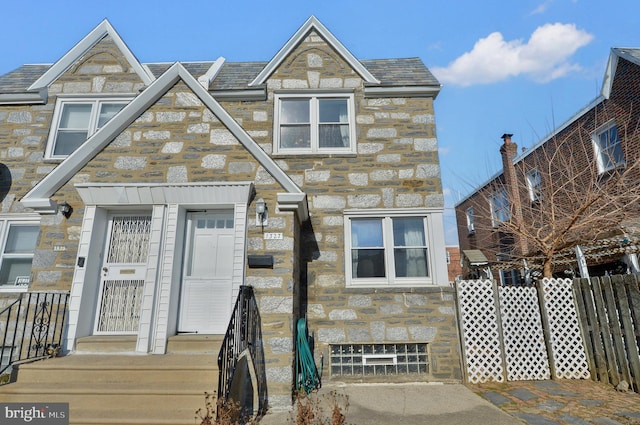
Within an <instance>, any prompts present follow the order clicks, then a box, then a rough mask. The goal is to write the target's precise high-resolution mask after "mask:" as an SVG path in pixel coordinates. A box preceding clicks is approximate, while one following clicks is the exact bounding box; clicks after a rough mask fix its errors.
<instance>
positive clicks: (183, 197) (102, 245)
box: [0, 17, 461, 406]
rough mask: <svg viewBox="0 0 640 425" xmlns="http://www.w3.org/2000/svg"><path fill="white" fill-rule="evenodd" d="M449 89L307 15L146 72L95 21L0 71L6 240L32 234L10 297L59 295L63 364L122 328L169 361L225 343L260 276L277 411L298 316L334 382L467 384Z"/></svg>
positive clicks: (134, 348)
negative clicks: (171, 354)
mask: <svg viewBox="0 0 640 425" xmlns="http://www.w3.org/2000/svg"><path fill="white" fill-rule="evenodd" d="M439 90H440V84H439V83H438V81H437V80H436V79H435V78H434V77H433V75H432V74H431V73H430V72H429V70H428V69H427V68H426V67H425V65H424V64H423V63H422V62H421V61H420V59H417V58H409V59H379V60H359V59H356V58H355V57H354V56H353V55H352V54H351V53H350V52H349V50H347V48H346V47H345V46H343V45H342V43H341V42H340V41H338V40H337V39H336V38H335V37H334V36H333V35H332V34H331V32H329V30H327V28H325V27H324V26H323V25H322V24H321V23H320V22H319V21H318V20H317V19H316V18H314V17H311V18H310V19H309V20H308V21H307V22H305V23H304V25H302V27H300V29H299V30H298V31H297V32H296V33H295V34H294V35H293V36H292V37H291V39H289V40H288V41H287V43H286V44H285V45H284V46H283V47H282V48H281V49H280V51H278V52H277V53H276V55H275V56H274V57H273V59H272V60H270V61H268V62H243V63H233V62H227V61H225V60H224V58H218V59H217V60H212V61H209V62H188V63H179V62H178V63H175V64H166V63H147V64H142V63H140V62H138V60H137V59H136V57H135V55H134V54H133V53H132V52H131V51H130V50H129V48H128V47H127V46H126V44H125V43H124V42H123V40H122V39H121V38H120V37H119V35H118V34H117V32H116V31H115V30H114V28H113V27H112V26H111V25H110V24H109V23H108V22H107V21H104V22H102V23H101V24H100V25H98V26H97V27H96V28H95V29H94V30H93V31H92V32H91V33H90V34H88V35H87V36H86V37H85V38H83V39H82V40H81V41H80V42H79V43H78V44H76V45H75V46H73V48H72V49H71V50H70V51H69V52H68V53H67V54H66V55H65V56H63V57H62V58H60V60H58V61H57V62H56V63H54V64H51V65H24V66H22V67H20V68H18V69H16V70H14V71H12V72H9V73H8V74H5V75H3V76H0V142H1V146H0V153H1V155H2V162H3V164H2V166H3V168H2V177H3V179H2V181H3V193H2V195H3V196H2V215H1V218H2V222H1V223H0V224H1V225H2V228H1V230H2V239H1V240H0V242H1V243H2V247H3V248H4V251H3V252H4V253H5V254H6V253H9V252H10V250H11V248H12V244H13V243H14V242H15V241H14V239H13V238H14V237H15V236H19V237H20V238H23V239H21V240H23V241H24V246H23V247H22V248H21V254H20V255H16V256H14V257H16V258H18V257H19V264H18V265H13V266H12V265H11V263H10V259H9V256H5V257H4V258H3V263H2V269H1V270H0V276H1V277H2V281H1V282H0V291H2V293H3V295H4V296H5V298H11V297H12V296H15V294H16V293H18V292H22V291H36V290H38V291H52V290H56V291H70V303H69V315H68V328H67V334H66V339H65V345H64V347H63V353H64V354H68V355H79V354H78V353H77V345H78V343H79V342H81V341H83V340H86V339H88V338H92V337H95V336H101V337H102V339H103V340H104V339H105V338H107V340H108V338H114V340H115V339H116V338H117V337H118V336H122V335H126V336H129V337H131V338H132V343H131V345H130V347H129V348H127V349H121V350H120V351H125V352H129V353H138V354H159V355H163V354H165V353H166V351H167V344H168V343H169V342H170V341H171V339H172V338H174V337H175V336H176V335H182V334H198V335H222V334H224V332H225V329H226V328H227V324H228V322H229V318H230V317H229V316H230V312H231V309H232V306H233V303H234V301H235V299H236V295H237V293H238V290H239V287H240V285H250V286H252V287H253V288H254V290H255V293H256V296H257V299H258V304H259V308H260V314H261V316H262V323H263V329H262V332H263V337H264V346H265V357H266V370H267V378H268V389H269V390H268V393H269V403H270V405H272V406H278V405H286V404H288V403H289V402H290V400H291V389H292V384H293V381H294V378H293V360H294V336H295V323H296V320H297V319H298V318H301V317H304V318H306V319H307V323H308V328H309V332H310V333H311V334H312V335H314V341H315V352H314V354H315V356H316V358H319V355H320V354H323V355H324V358H325V359H326V360H325V362H326V363H328V364H326V365H325V377H324V378H325V379H330V378H331V379H332V378H334V377H343V376H345V375H349V376H356V377H358V378H360V379H364V380H372V379H388V376H389V375H394V376H395V375H397V376H398V377H399V378H398V379H409V380H452V379H453V380H456V379H460V378H461V370H460V353H459V350H458V336H457V325H456V318H455V312H454V311H455V310H454V297H453V292H452V289H451V288H450V286H449V284H448V278H447V265H446V256H445V246H444V232H443V224H442V215H443V195H442V185H441V181H440V169H439V162H438V148H437V140H436V136H435V135H436V131H435V120H434V112H433V103H434V99H435V97H436V96H437V94H438V92H439ZM252 259H253V260H256V262H253V263H252ZM116 299H117V303H124V305H126V306H128V307H127V308H128V310H127V311H129V312H132V313H131V314H130V315H129V317H128V319H127V320H121V319H119V318H118V317H117V316H118V314H117V311H116V310H114V308H113V307H110V305H112V304H110V302H116V301H114V300H116ZM363 350H364V351H366V350H375V353H379V352H380V350H382V351H384V355H383V356H381V357H380V356H378V357H380V358H377V357H376V356H375V355H373V351H372V356H370V357H371V359H370V362H369V363H368V364H367V357H366V356H363V355H362V351H363ZM405 351H409V352H413V353H414V356H412V357H408V356H407V354H406V352H405ZM372 363H373V365H372ZM327 366H329V367H328V368H327ZM380 375H382V378H380Z"/></svg>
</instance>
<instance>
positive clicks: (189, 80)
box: [21, 62, 304, 213]
mask: <svg viewBox="0 0 640 425" xmlns="http://www.w3.org/2000/svg"><path fill="white" fill-rule="evenodd" d="M180 79H182V81H183V82H184V83H185V84H186V85H187V86H188V87H189V88H190V89H191V90H192V91H193V92H194V94H195V95H196V96H198V98H199V99H200V100H201V101H202V102H203V103H204V104H205V105H206V106H207V107H208V108H209V109H210V110H211V111H212V112H213V113H214V114H215V115H216V117H217V118H218V119H219V120H220V122H222V123H223V124H224V125H225V126H226V127H227V129H228V130H229V131H230V132H231V133H232V134H233V135H234V136H235V137H236V138H237V139H238V141H239V142H240V143H241V144H242V145H243V146H244V147H245V148H246V149H247V150H248V151H249V152H250V153H251V154H252V155H253V157H254V158H256V160H257V161H258V162H259V163H260V165H262V166H263V167H264V168H265V169H266V170H267V171H268V172H269V173H270V174H271V175H272V176H273V177H274V179H275V180H276V181H277V182H278V183H279V184H280V185H281V186H282V187H283V188H284V189H285V190H286V191H287V192H288V193H289V194H294V195H300V196H294V198H295V199H297V201H296V202H297V203H298V204H300V203H301V202H302V197H304V192H302V190H301V189H300V188H299V187H298V186H297V185H296V184H295V183H294V182H293V180H291V178H290V177H289V175H288V174H286V173H285V172H284V171H283V170H282V169H281V168H280V167H279V166H278V165H277V164H276V163H275V161H274V160H273V159H272V158H271V157H270V156H269V155H267V153H266V152H265V151H264V150H262V148H260V146H258V144H257V143H256V142H255V141H254V140H253V139H252V138H251V136H249V134H248V133H247V132H246V131H245V130H244V129H243V128H242V127H241V126H240V124H238V123H237V122H236V121H235V120H234V119H233V118H232V117H231V115H229V113H228V112H227V111H226V110H225V109H224V108H223V107H222V106H221V105H220V104H219V103H218V102H217V101H216V100H215V99H214V98H213V97H211V96H210V95H209V93H208V92H207V90H206V89H205V88H204V87H202V85H201V84H200V83H199V82H198V81H197V80H196V79H195V78H194V77H193V76H192V75H191V74H190V73H189V72H188V71H187V70H186V69H185V68H184V67H183V66H182V65H181V64H180V63H179V62H177V63H175V64H174V65H173V66H172V67H171V68H169V69H168V70H167V71H166V72H165V73H164V74H162V75H161V76H160V77H159V78H158V79H156V80H155V81H154V82H153V83H152V84H151V85H150V86H149V87H147V89H146V90H144V91H143V92H142V93H140V95H138V97H136V98H135V99H134V100H132V101H131V102H130V103H129V104H128V105H127V106H125V107H124V108H123V109H122V110H121V111H120V112H119V113H118V114H116V115H115V116H114V117H113V118H112V119H111V120H110V121H109V122H108V123H107V124H105V125H104V126H103V127H102V128H101V129H100V130H98V131H97V132H96V133H95V134H94V135H93V136H91V137H90V138H89V139H88V140H87V141H86V142H85V143H84V144H82V145H81V146H80V147H79V148H78V149H77V150H76V151H75V152H73V153H72V154H71V155H69V156H68V157H67V158H66V159H65V160H64V161H62V162H61V163H60V164H59V165H58V166H57V167H56V168H55V169H54V170H53V171H52V172H51V173H49V174H48V175H47V176H46V177H44V178H43V179H42V180H40V182H38V184H36V185H35V186H34V187H33V188H32V189H31V191H29V193H27V194H26V195H25V196H24V197H23V198H22V199H21V202H22V204H23V205H25V206H26V207H30V208H33V209H35V210H37V211H39V212H42V213H45V212H49V213H52V212H55V210H56V207H57V205H56V203H55V202H54V201H53V200H51V199H50V197H51V196H52V195H53V194H54V193H55V192H56V191H57V190H58V189H59V188H60V187H61V186H62V185H64V184H65V183H66V182H67V181H69V179H71V177H73V176H74V175H75V174H76V173H77V172H78V171H79V170H80V169H81V168H82V167H83V166H84V165H86V164H87V163H88V162H89V161H90V160H91V159H92V158H93V157H94V156H95V155H97V154H98V153H99V152H100V151H101V150H102V149H104V147H105V146H107V145H108V144H109V143H110V142H111V141H112V140H113V139H114V138H115V137H116V136H117V135H118V134H120V133H121V132H122V131H123V130H124V129H125V128H126V127H128V126H129V125H130V124H131V123H132V122H133V121H135V119H136V118H137V117H138V116H139V115H140V114H141V113H143V112H144V111H145V110H146V109H148V108H149V107H150V106H151V105H153V104H154V103H155V102H156V101H157V100H158V99H159V98H160V97H162V96H163V95H164V94H165V93H166V92H167V91H168V90H169V89H170V88H171V87H172V86H173V85H174V84H175V83H176V82H178V80H180ZM289 198H291V197H289Z"/></svg>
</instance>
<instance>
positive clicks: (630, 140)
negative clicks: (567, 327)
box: [455, 49, 640, 283]
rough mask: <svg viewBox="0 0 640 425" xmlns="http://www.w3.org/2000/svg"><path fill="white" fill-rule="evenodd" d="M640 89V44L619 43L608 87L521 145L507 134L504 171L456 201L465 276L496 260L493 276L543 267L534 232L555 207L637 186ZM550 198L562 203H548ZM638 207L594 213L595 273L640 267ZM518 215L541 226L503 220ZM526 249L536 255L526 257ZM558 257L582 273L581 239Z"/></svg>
mask: <svg viewBox="0 0 640 425" xmlns="http://www.w3.org/2000/svg"><path fill="white" fill-rule="evenodd" d="M639 95H640V50H639V49H612V50H611V54H610V57H609V62H608V65H607V69H606V72H605V76H604V84H603V88H602V91H601V93H600V95H599V96H598V97H597V98H596V99H594V100H593V101H592V102H590V103H589V104H588V105H586V106H585V107H584V108H583V109H582V110H580V111H578V112H577V113H576V114H575V115H574V116H573V117H571V118H570V119H569V120H567V121H566V122H565V123H563V124H562V125H561V126H559V127H558V128H557V129H555V130H554V131H553V132H552V133H551V134H550V135H548V136H547V137H545V138H544V139H542V140H540V141H539V142H538V143H537V144H536V145H535V146H533V147H532V148H530V149H526V150H523V151H522V152H520V153H518V146H517V144H516V143H515V142H514V141H513V140H512V135H511V134H504V135H503V136H502V139H503V141H504V143H503V144H502V146H501V147H500V155H501V157H502V165H503V169H502V171H501V172H500V173H498V174H496V175H494V176H493V177H492V178H490V179H489V180H488V181H487V182H485V183H484V184H482V185H481V186H479V187H478V188H477V189H476V190H474V191H473V192H472V193H470V194H469V195H468V196H467V197H466V198H464V199H463V200H461V201H460V202H458V203H457V205H456V207H455V209H456V221H457V227H458V234H459V243H460V248H461V250H462V256H463V263H464V264H466V267H465V270H463V274H464V275H465V276H467V277H480V276H485V275H487V273H486V271H485V269H486V267H487V264H489V265H491V268H492V270H493V273H492V274H493V276H496V277H497V276H498V275H499V277H500V279H501V281H502V282H505V283H511V282H519V281H521V280H522V277H523V273H522V271H523V270H524V269H525V268H528V269H536V268H537V269H540V268H541V265H542V264H543V259H542V258H541V257H540V256H538V257H537V259H536V254H537V253H536V245H535V241H534V238H535V237H536V235H537V234H536V230H535V229H543V230H545V228H544V226H545V225H548V221H550V220H552V219H551V218H549V217H547V216H546V214H549V212H550V211H555V212H556V213H562V214H564V216H566V217H570V216H571V214H574V213H575V211H577V210H578V209H579V208H582V207H583V206H584V202H583V201H584V200H583V199H579V198H580V196H582V195H579V194H586V193H588V191H585V190H584V187H586V185H594V187H598V190H600V189H601V188H602V192H600V195H599V197H600V198H602V199H606V197H607V195H608V194H611V193H614V192H615V191H622V192H627V191H628V188H629V187H634V188H635V187H637V185H638V182H640V170H638V169H637V166H638V164H639V163H640V162H639V160H640V155H639V154H638V152H639V148H640V133H639V132H638V124H639V123H640V120H639V118H640V114H639V113H638V112H637V108H636V106H637V105H636V104H635V100H636V99H638V96H639ZM607 185H608V186H607ZM616 185H617V186H616ZM581 186H582V187H581ZM567 188H568V189H567ZM572 189H574V190H573V192H571V190H572ZM629 192H631V191H629ZM559 193H562V194H563V196H558V194H559ZM568 193H574V194H576V196H567V194H568ZM589 193H596V191H595V190H593V191H591V192H589ZM629 196H630V197H631V196H632V195H629ZM551 204H553V205H554V207H555V208H553V209H551V208H549V205H551ZM603 204H604V205H606V202H604V203H603ZM545 206H546V207H545ZM637 207H638V203H637V202H632V203H630V204H629V205H628V206H627V208H626V211H628V212H629V214H628V217H626V218H625V220H624V221H623V222H619V221H615V220H610V219H608V217H607V208H606V207H603V208H602V209H601V210H600V211H599V212H598V213H596V214H595V217H598V222H597V223H596V224H595V225H593V226H591V227H590V230H589V232H591V233H592V234H591V235H588V236H587V237H586V238H585V239H589V237H591V236H595V237H594V240H592V241H591V242H590V243H587V244H586V245H585V246H581V249H582V251H583V254H584V255H585V257H586V262H587V266H588V269H589V272H590V273H591V274H592V275H599V274H605V273H608V274H614V273H624V272H627V271H629V270H637V261H636V260H635V255H634V254H635V252H636V251H637V242H638V239H637V229H638V226H637V218H638V217H639V213H638V209H637ZM564 216H563V217H564ZM556 219H557V217H556ZM545 220H547V221H545ZM518 221H520V222H522V223H528V224H527V225H528V226H530V228H531V229H534V230H532V232H531V234H530V236H529V237H527V236H523V235H522V234H517V233H515V232H509V231H508V229H507V226H504V225H502V223H517V222H518ZM540 234H541V233H540ZM583 236H584V235H583ZM570 237H572V235H569V236H568V237H567V239H568V240H569V238H570ZM478 256H480V257H482V258H485V259H486V261H484V262H483V261H481V260H479V259H478V258H479V257H478ZM470 257H474V259H473V261H470ZM523 257H527V258H529V259H530V260H529V262H528V263H527V262H523V260H522V258H523ZM532 258H533V260H531V259H532ZM474 261H475V263H476V265H475V266H474V265H473V264H472V263H473V262H474ZM553 263H554V269H553V273H554V274H557V275H560V276H572V275H577V274H578V266H577V261H576V251H575V246H567V247H565V248H564V249H562V250H560V251H559V252H556V253H555V254H554V261H553Z"/></svg>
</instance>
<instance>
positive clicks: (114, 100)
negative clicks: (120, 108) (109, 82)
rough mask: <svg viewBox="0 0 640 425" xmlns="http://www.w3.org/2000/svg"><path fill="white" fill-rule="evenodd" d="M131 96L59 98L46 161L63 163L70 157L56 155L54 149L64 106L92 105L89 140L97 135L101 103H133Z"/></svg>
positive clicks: (50, 132)
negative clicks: (72, 104)
mask: <svg viewBox="0 0 640 425" xmlns="http://www.w3.org/2000/svg"><path fill="white" fill-rule="evenodd" d="M131 99H132V97H131V96H100V97H96V96H74V97H67V96H58V99H57V100H56V106H55V109H54V112H53V119H52V121H51V128H50V130H49V137H48V139H47V147H46V150H45V154H44V158H45V160H50V161H62V160H64V159H65V158H67V156H68V155H54V153H53V151H54V147H55V141H56V137H57V135H58V127H59V125H60V118H61V115H62V109H63V106H64V105H66V104H71V103H91V104H92V105H93V106H92V109H91V117H90V118H89V129H88V134H87V139H88V138H89V137H91V136H92V135H93V134H95V132H96V131H97V130H96V126H97V123H98V111H99V108H97V106H98V105H99V104H101V103H117V102H123V103H129V102H130V101H131Z"/></svg>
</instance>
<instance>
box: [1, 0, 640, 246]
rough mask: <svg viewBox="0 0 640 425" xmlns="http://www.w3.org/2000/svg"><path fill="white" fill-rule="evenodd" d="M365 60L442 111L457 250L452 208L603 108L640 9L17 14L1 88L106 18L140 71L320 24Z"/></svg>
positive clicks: (449, 4) (265, 51) (130, 5)
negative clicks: (565, 126)
mask: <svg viewBox="0 0 640 425" xmlns="http://www.w3.org/2000/svg"><path fill="white" fill-rule="evenodd" d="M310 15H315V16H316V17H317V18H318V19H320V21H321V22H322V23H323V24H324V25H325V26H326V27H327V28H328V29H329V30H330V31H331V32H332V33H333V34H334V35H335V36H336V37H337V38H338V39H339V40H340V41H341V42H342V43H343V44H344V45H345V46H346V47H347V48H348V49H349V50H350V51H351V52H352V53H353V54H354V55H355V56H356V57H358V58H360V59H379V58H392V57H397V58H401V57H420V58H421V59H422V61H423V62H424V63H425V64H426V65H427V66H428V67H429V68H430V69H431V70H432V72H433V73H434V74H435V75H436V76H437V77H438V78H439V79H440V81H441V83H442V84H443V87H442V91H441V93H440V95H439V96H438V98H437V99H436V103H435V108H436V109H435V112H436V125H437V135H438V143H439V147H440V161H441V168H442V179H443V186H444V190H445V199H446V205H445V206H446V211H447V214H446V218H445V229H446V234H447V244H457V235H456V232H455V218H454V216H453V210H452V209H453V205H454V204H455V202H457V200H458V199H459V197H460V196H464V195H466V194H468V193H469V192H470V191H471V190H472V188H473V187H474V186H476V185H479V184H481V183H483V182H484V181H485V180H486V179H487V178H488V177H490V176H491V175H493V174H494V173H495V172H497V171H499V169H500V157H499V154H498V149H499V147H500V143H501V139H500V136H501V135H502V134H503V133H512V134H514V136H513V140H514V141H515V142H516V143H518V145H520V146H521V147H529V146H532V145H534V144H535V143H536V142H537V141H538V140H540V139H541V138H542V137H544V136H545V135H546V134H548V133H549V132H550V131H551V130H552V129H553V128H554V127H555V126H557V125H559V124H561V123H562V122H564V121H565V120H567V119H568V118H569V117H570V116H571V115H573V114H574V113H575V112H577V111H578V110H579V109H581V108H582V107H583V106H585V105H586V104H587V103H589V102H590V101H591V100H592V99H593V98H594V97H596V96H597V95H598V93H599V91H600V89H601V86H602V77H603V76H604V72H605V65H606V61H607V58H608V56H609V53H610V49H611V48H612V47H640V30H639V24H640V19H639V18H638V17H639V16H640V2H638V0H610V1H608V2H605V1H601V0H518V1H505V0H501V1H498V0H484V1H477V0H476V1H455V0H448V1H441V0H432V1H427V0H393V1H389V0H386V1H381V0H368V1H351V0H339V1H337V0H323V1H310V0H297V1H293V0H269V1H248V0H235V1H220V0H218V1H216V0H205V1H192V0H183V1H165V0H156V1H144V0H133V1H121V0H111V1H109V2H87V1H86V0H83V1H76V0H68V1H66V0H65V1H62V0H58V1H55V0H48V1H40V0H39V1H29V0H23V1H20V2H16V1H11V2H7V4H4V5H3V7H2V17H1V21H2V25H0V40H2V43H0V74H4V73H6V72H8V71H10V70H12V69H15V68H17V67H18V66H20V65H22V64H26V63H52V62H55V61H56V60H57V59H59V58H60V57H61V56H62V55H64V54H65V53H66V52H67V51H68V50H69V49H71V48H72V47H73V46H74V45H75V44H76V43H77V42H78V41H79V40H80V39H81V38H82V37H84V36H85V35H86V34H87V33H88V32H89V31H91V30H92V29H93V28H94V27H95V26H96V25H98V24H99V23H100V21H102V19H104V18H107V19H109V21H110V22H111V24H112V25H113V26H114V27H115V29H116V31H118V33H119V34H120V36H121V37H122V38H123V39H124V41H125V42H126V43H127V45H128V46H129V48H130V49H131V50H132V51H133V53H134V54H135V55H136V56H137V57H138V59H139V60H140V61H141V62H160V61H167V62H175V61H198V60H215V59H216V58H218V57H219V56H224V57H225V58H226V59H227V60H229V61H259V60H265V61H266V60H269V59H271V57H272V56H273V55H275V53H276V52H277V51H278V49H279V48H280V47H282V45H283V44H284V43H285V42H286V41H287V40H288V39H289V37H291V35H293V33H294V32H295V31H296V30H297V29H298V28H299V27H300V25H302V24H303V23H304V21H305V20H306V19H307V18H308V17H309V16H310Z"/></svg>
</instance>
